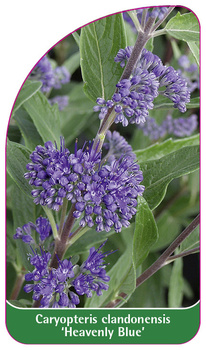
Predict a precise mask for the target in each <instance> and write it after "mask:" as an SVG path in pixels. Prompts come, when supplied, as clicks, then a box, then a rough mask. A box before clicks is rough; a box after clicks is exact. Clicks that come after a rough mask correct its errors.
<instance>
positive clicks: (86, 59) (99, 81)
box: [80, 14, 126, 102]
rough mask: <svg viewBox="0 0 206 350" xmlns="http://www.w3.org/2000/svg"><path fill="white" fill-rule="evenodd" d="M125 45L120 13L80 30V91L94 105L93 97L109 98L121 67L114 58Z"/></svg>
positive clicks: (94, 99) (94, 98)
mask: <svg viewBox="0 0 206 350" xmlns="http://www.w3.org/2000/svg"><path fill="white" fill-rule="evenodd" d="M125 46H126V37H125V28H124V23H123V18H122V14H116V15H114V16H109V17H105V18H102V19H100V20H98V21H95V22H93V23H91V24H89V25H87V26H85V27H84V28H82V30H81V36H80V57H81V58H80V64H81V69H82V76H83V80H84V82H85V86H84V91H85V93H86V95H87V96H88V97H89V98H90V99H91V100H92V101H94V102H96V99H97V97H102V98H105V99H106V100H107V99H109V98H111V96H112V94H113V93H114V91H115V85H116V84H117V82H118V81H119V79H120V77H121V74H122V68H121V67H120V65H119V64H117V63H115V62H114V57H115V56H116V54H117V52H118V51H119V49H121V48H125Z"/></svg>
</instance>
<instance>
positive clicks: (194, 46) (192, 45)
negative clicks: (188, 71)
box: [187, 41, 200, 66]
mask: <svg viewBox="0 0 206 350" xmlns="http://www.w3.org/2000/svg"><path fill="white" fill-rule="evenodd" d="M187 44H188V46H189V48H190V50H191V52H192V54H193V56H194V58H195V60H196V62H197V64H198V66H199V65H200V63H199V61H200V50H199V43H197V42H196V41H188V42H187Z"/></svg>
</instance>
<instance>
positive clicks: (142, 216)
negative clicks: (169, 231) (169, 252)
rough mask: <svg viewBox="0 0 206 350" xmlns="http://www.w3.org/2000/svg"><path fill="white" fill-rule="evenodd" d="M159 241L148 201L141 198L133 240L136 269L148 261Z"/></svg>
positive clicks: (139, 199)
mask: <svg viewBox="0 0 206 350" xmlns="http://www.w3.org/2000/svg"><path fill="white" fill-rule="evenodd" d="M157 239H158V231H157V225H156V223H155V220H154V217H153V214H152V212H151V210H150V208H149V206H148V204H147V202H146V200H145V199H144V198H143V197H139V198H138V205H137V214H136V219H135V231H134V238H133V261H134V265H135V268H136V269H137V267H138V266H140V265H141V264H142V262H143V261H144V260H145V259H146V257H147V255H148V253H149V251H150V249H151V247H152V246H153V244H154V243H155V242H156V241H157Z"/></svg>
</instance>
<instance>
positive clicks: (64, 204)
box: [59, 198, 68, 237]
mask: <svg viewBox="0 0 206 350" xmlns="http://www.w3.org/2000/svg"><path fill="white" fill-rule="evenodd" d="M67 206H68V199H67V198H64V200H63V205H62V212H61V219H60V224H59V237H61V233H62V230H63V226H64V220H65V216H66V212H67Z"/></svg>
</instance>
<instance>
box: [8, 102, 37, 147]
mask: <svg viewBox="0 0 206 350" xmlns="http://www.w3.org/2000/svg"><path fill="white" fill-rule="evenodd" d="M14 119H15V120H16V122H17V125H18V126H19V129H20V130H21V134H22V136H23V138H24V141H25V145H26V147H27V148H28V149H30V150H31V151H33V150H34V148H35V147H36V146H37V145H43V140H42V138H41V136H40V135H39V133H38V131H37V129H36V127H35V125H34V123H33V121H32V119H31V118H30V116H29V115H28V113H27V112H26V111H25V110H24V109H23V108H19V109H18V111H17V112H16V113H15V116H14Z"/></svg>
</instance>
